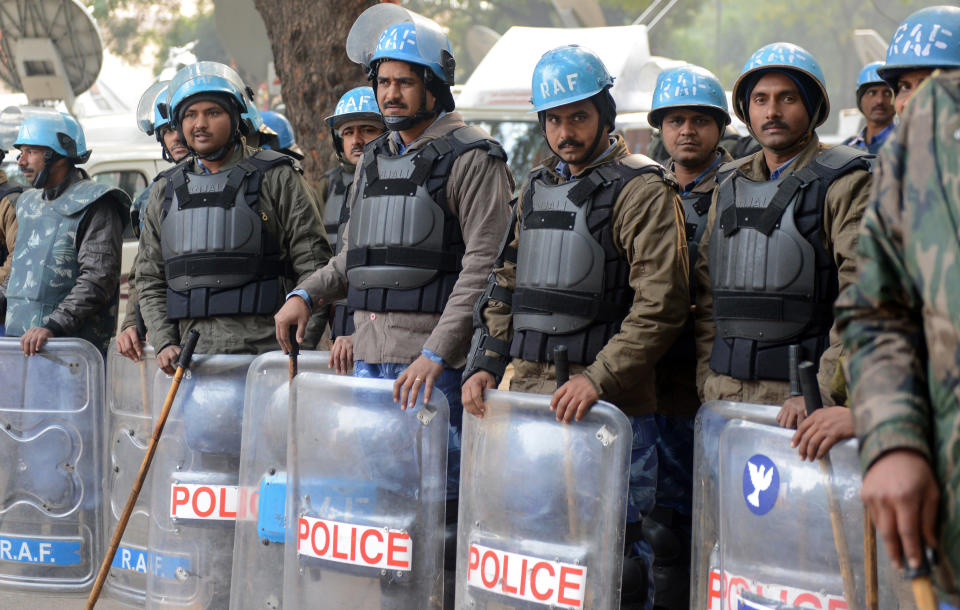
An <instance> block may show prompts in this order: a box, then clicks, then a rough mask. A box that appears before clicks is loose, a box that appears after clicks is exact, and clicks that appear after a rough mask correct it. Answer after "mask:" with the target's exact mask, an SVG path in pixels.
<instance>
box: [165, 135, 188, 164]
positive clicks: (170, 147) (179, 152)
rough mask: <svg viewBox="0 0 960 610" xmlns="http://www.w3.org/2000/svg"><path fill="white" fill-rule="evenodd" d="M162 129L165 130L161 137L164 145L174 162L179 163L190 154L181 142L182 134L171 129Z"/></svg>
mask: <svg viewBox="0 0 960 610" xmlns="http://www.w3.org/2000/svg"><path fill="white" fill-rule="evenodd" d="M160 129H162V130H163V131H162V132H161V135H160V137H161V138H163V145H164V146H166V147H167V151H168V152H169V153H170V156H171V157H173V160H174V161H176V162H179V161H180V160H181V159H183V158H184V157H186V156H187V155H188V154H189V153H190V151H189V150H187V147H186V146H184V145H183V142H182V141H181V140H180V132H178V131H177V130H176V129H170V128H169V127H161V128H160Z"/></svg>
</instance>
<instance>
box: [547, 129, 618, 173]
mask: <svg viewBox="0 0 960 610" xmlns="http://www.w3.org/2000/svg"><path fill="white" fill-rule="evenodd" d="M616 145H617V139H616V138H613V137H611V138H610V146H608V147H607V150H605V151H603V154H602V155H600V156H599V157H597V159H603V158H604V157H606V156H607V155H609V154H610V152H611V151H612V150H613V148H614V147H615V146H616ZM553 169H554V171H555V172H557V173H558V174H560V177H561V178H563V179H564V180H569V179H571V178H573V174H571V173H570V166H569V165H568V164H567V162H566V161H563V160H562V159H561V160H560V161H559V162H558V163H557V166H556V167H554V168H553Z"/></svg>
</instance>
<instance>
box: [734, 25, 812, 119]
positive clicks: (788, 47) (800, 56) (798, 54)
mask: <svg viewBox="0 0 960 610" xmlns="http://www.w3.org/2000/svg"><path fill="white" fill-rule="evenodd" d="M768 72H783V73H785V74H786V75H787V76H789V77H790V78H791V79H792V80H793V81H794V82H796V83H797V86H798V87H800V91H801V95H802V96H803V98H804V106H806V108H807V110H808V112H809V114H810V131H813V130H814V129H816V128H817V127H819V126H820V125H822V124H823V122H824V121H826V120H827V117H828V116H829V115H830V98H829V96H828V95H827V81H826V79H825V78H824V77H823V70H821V69H820V64H819V63H817V60H816V59H814V58H813V55H811V54H810V53H808V52H807V51H806V49H804V48H803V47H799V46H797V45H795V44H792V43H789V42H774V43H772V44H768V45H767V46H765V47H761V48H759V49H757V51H755V52H754V54H753V55H751V56H750V59H748V60H747V63H745V64H744V65H743V71H742V72H740V76H739V77H738V78H737V82H736V83H734V85H733V112H734V113H735V114H736V115H737V118H739V119H740V120H741V121H743V122H744V123H746V125H747V128H748V129H750V132H751V133H753V129H752V128H751V127H750V114H749V112H748V111H747V110H748V105H747V101H748V100H747V96H748V95H749V94H750V92H751V91H753V87H754V86H755V85H756V84H757V81H759V80H760V78H761V77H762V76H763V75H764V74H767V73H768Z"/></svg>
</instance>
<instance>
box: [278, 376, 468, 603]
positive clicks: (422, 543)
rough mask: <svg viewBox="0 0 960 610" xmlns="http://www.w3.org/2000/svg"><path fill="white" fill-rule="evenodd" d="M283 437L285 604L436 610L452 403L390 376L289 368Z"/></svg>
mask: <svg viewBox="0 0 960 610" xmlns="http://www.w3.org/2000/svg"><path fill="white" fill-rule="evenodd" d="M290 404H291V405H292V408H291V411H290V418H289V422H290V427H289V434H288V440H289V442H288V451H287V470H288V473H289V481H290V484H289V485H288V486H287V523H289V524H290V527H287V528H286V545H285V546H286V548H285V549H284V582H283V601H284V607H286V608H312V607H317V606H318V605H320V606H322V607H323V608H329V609H340V608H342V609H351V610H353V609H366V608H369V609H374V608H376V609H381V608H383V609H386V608H392V609H397V610H401V609H407V608H417V609H428V608H435V609H438V610H439V608H440V607H441V605H442V601H443V531H444V525H443V524H444V512H445V500H446V481H447V473H446V468H447V438H448V426H449V418H450V411H449V407H448V406H447V401H446V399H445V398H444V396H443V393H442V392H439V391H437V390H434V392H433V396H432V397H431V401H430V402H429V403H428V404H427V405H423V403H422V398H420V399H419V402H418V404H417V405H416V407H414V408H412V409H408V410H406V411H403V410H401V409H400V408H399V406H398V405H397V403H395V402H393V382H392V381H389V380H383V379H361V378H357V377H342V376H337V375H324V374H317V373H304V374H301V375H298V376H297V378H296V380H295V381H294V383H293V388H292V390H291V396H290Z"/></svg>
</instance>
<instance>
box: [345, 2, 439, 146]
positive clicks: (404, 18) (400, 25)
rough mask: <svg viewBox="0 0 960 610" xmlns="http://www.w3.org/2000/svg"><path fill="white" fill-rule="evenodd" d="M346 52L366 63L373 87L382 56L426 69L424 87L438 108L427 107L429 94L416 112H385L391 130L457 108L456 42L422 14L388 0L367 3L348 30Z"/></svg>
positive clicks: (401, 128) (353, 58)
mask: <svg viewBox="0 0 960 610" xmlns="http://www.w3.org/2000/svg"><path fill="white" fill-rule="evenodd" d="M347 56H348V57H350V59H351V60H353V61H354V62H356V63H358V64H360V65H361V66H363V69H364V71H365V72H366V73H367V77H368V78H369V79H370V80H371V82H372V83H373V89H374V91H376V88H377V70H378V66H379V64H380V62H382V61H386V60H396V61H403V62H406V63H408V64H411V65H414V66H419V67H420V69H421V70H422V76H423V83H424V86H425V88H426V89H427V90H428V91H430V93H432V94H433V96H434V97H435V98H436V100H437V103H436V107H435V108H434V109H433V110H432V111H431V110H427V108H426V103H427V102H426V96H424V99H423V101H422V103H421V105H420V108H419V109H418V110H417V111H416V113H415V114H414V115H413V116H412V117H391V116H385V117H384V122H385V124H386V127H387V129H390V130H392V131H403V130H405V129H409V128H410V127H411V126H413V125H415V124H417V123H420V122H422V121H426V120H430V119H432V118H433V117H435V116H436V115H437V114H439V113H440V111H442V110H445V111H448V112H449V111H451V110H453V109H454V107H455V104H454V101H453V93H452V92H451V91H450V87H451V86H452V85H453V84H454V70H455V67H456V61H455V60H454V57H453V47H452V46H451V45H450V39H449V38H448V37H447V35H446V34H445V33H444V32H443V30H442V29H441V28H440V26H439V25H437V24H436V22H434V21H432V20H430V19H427V18H426V17H424V16H422V15H419V14H417V13H414V12H413V11H408V10H407V9H405V8H402V7H400V6H397V5H395V4H388V3H384V4H377V5H374V6H372V7H370V8H368V9H367V10H365V11H364V12H363V13H362V14H361V15H360V16H359V17H358V18H357V20H356V21H355V22H354V24H353V27H351V28H350V33H349V34H347Z"/></svg>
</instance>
